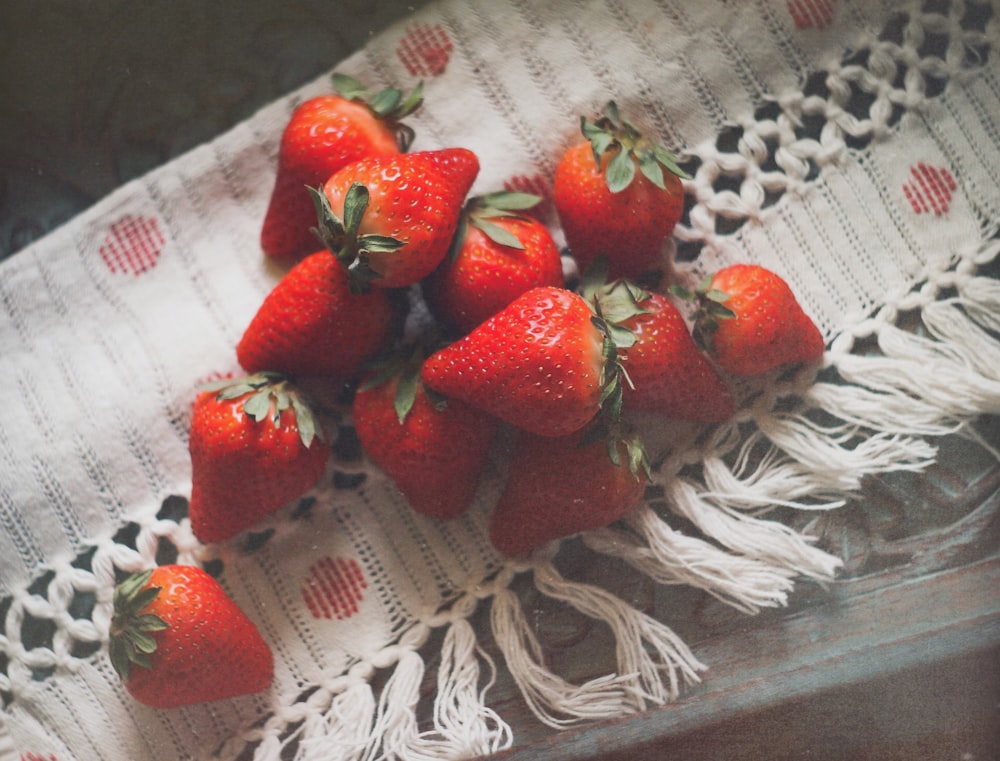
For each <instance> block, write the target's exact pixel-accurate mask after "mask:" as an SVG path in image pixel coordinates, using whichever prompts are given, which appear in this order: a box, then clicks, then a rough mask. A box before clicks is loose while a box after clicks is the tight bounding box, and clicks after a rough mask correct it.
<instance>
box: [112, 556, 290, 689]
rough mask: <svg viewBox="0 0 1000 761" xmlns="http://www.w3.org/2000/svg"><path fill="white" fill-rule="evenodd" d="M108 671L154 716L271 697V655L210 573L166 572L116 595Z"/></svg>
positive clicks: (171, 568) (124, 586) (137, 579)
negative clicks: (155, 712)
mask: <svg viewBox="0 0 1000 761" xmlns="http://www.w3.org/2000/svg"><path fill="white" fill-rule="evenodd" d="M108 649H109V654H110V656H111V663H112V665H113V666H114V667H115V670H116V671H117V672H118V674H119V675H120V676H121V678H122V680H123V681H124V683H125V688H126V690H128V692H129V694H131V695H132V697H134V698H135V699H136V700H138V701H139V702H140V703H143V704H145V705H148V706H152V707H153V708H178V707H180V706H187V705H192V704H195V703H204V702H207V701H210V700H221V699H223V698H231V697H236V696H238V695H248V694H250V693H254V692H260V691H262V690H264V689H266V688H267V687H268V686H269V685H270V684H271V680H272V679H273V676H274V658H273V656H272V654H271V649H270V648H269V647H268V645H267V643H266V642H265V641H264V639H263V638H262V637H261V635H260V632H259V631H258V630H257V627H256V626H254V624H253V622H252V621H251V620H250V619H249V618H247V616H246V615H245V614H244V613H243V611H242V610H240V609H239V607H237V605H236V603H234V602H233V601H232V599H230V598H229V597H228V596H227V595H226V592H225V590H224V589H223V588H222V586H221V585H220V584H219V582H217V581H216V580H215V579H213V578H212V577H211V576H209V575H208V574H207V573H205V571H203V570H202V569H200V568H197V567H195V566H189V565H165V566H160V567H159V568H156V569H154V570H153V571H145V572H142V573H137V574H133V575H132V576H130V577H129V578H128V579H126V580H125V581H123V582H122V583H121V584H120V585H118V587H117V588H116V589H115V595H114V615H113V617H112V619H111V631H110V640H109V645H108Z"/></svg>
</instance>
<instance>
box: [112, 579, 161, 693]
mask: <svg viewBox="0 0 1000 761" xmlns="http://www.w3.org/2000/svg"><path fill="white" fill-rule="evenodd" d="M152 573H153V572H152V571H151V570H147V571H141V572H138V573H134V574H132V575H131V576H129V577H128V578H127V579H125V580H124V581H123V582H121V583H120V584H119V585H118V586H117V587H115V593H114V603H113V604H114V612H113V614H112V617H111V627H110V631H109V635H110V636H109V640H108V655H109V656H110V658H111V665H112V666H113V667H114V669H115V671H116V672H117V673H118V675H119V676H120V677H121V678H122V679H123V680H127V679H128V676H129V672H130V670H131V669H132V667H133V666H139V667H141V668H145V669H151V668H152V667H153V664H152V661H151V660H150V657H149V656H150V655H151V654H152V653H154V652H155V651H156V647H157V643H156V638H155V637H153V633H154V632H160V631H165V630H166V629H168V628H169V626H168V624H167V622H166V621H164V620H163V619H162V618H160V617H159V616H157V615H155V614H153V613H143V611H144V610H145V609H146V608H147V607H148V606H149V604H150V603H151V602H153V600H155V599H156V598H157V597H158V596H159V594H160V590H161V588H160V587H147V586H146V585H147V584H148V583H149V579H150V576H152Z"/></svg>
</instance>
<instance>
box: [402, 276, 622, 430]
mask: <svg viewBox="0 0 1000 761" xmlns="http://www.w3.org/2000/svg"><path fill="white" fill-rule="evenodd" d="M603 328H604V325H603V323H602V321H600V320H599V319H597V318H596V316H595V315H594V313H593V312H592V311H591V309H590V307H589V306H588V305H587V302H586V301H585V300H584V299H583V297H582V296H580V295H579V294H577V293H574V292H573V291H570V290H566V289H564V288H555V287H551V286H545V287H540V288H532V289H531V290H530V291H527V292H526V293H523V294H522V295H521V296H519V297H517V298H516V299H515V300H514V301H512V302H511V303H510V304H508V305H507V306H506V307H504V308H503V309H502V310H500V311H499V312H497V313H496V314H495V315H493V316H492V317H490V318H489V319H488V320H486V322H483V323H482V324H480V325H479V326H478V327H477V328H475V329H474V330H473V331H472V332H471V333H468V334H466V335H465V336H463V337H462V338H460V339H458V340H457V341H455V342H454V343H452V344H450V345H448V346H446V347H445V348H443V349H441V350H440V351H438V352H436V353H435V354H433V355H432V356H430V357H429V358H428V359H427V361H426V362H425V363H424V367H423V371H422V376H423V379H424V382H425V383H426V384H427V385H428V386H429V387H430V388H432V389H433V390H435V391H437V392H439V393H441V394H444V395H445V396H447V397H449V398H452V399H459V400H461V401H464V402H467V403H468V404H471V405H473V406H475V407H478V408H479V409H481V410H483V411H485V412H488V413H489V414H491V415H493V416H495V417H498V418H500V419H501V420H504V421H506V422H508V423H512V424H513V425H515V426H519V427H521V428H523V429H525V430H529V431H532V432H534V433H538V434H541V435H543V436H563V435H566V434H569V433H572V432H573V431H576V430H579V429H580V428H583V427H584V426H585V425H586V424H587V423H588V422H590V421H591V420H592V419H593V418H594V417H595V416H596V415H597V413H598V412H599V411H600V410H601V408H602V405H604V404H605V402H606V401H607V400H608V399H611V398H615V397H616V395H617V396H620V385H619V384H620V375H619V373H618V364H617V361H616V360H615V356H616V354H615V352H616V348H615V344H614V341H613V339H612V338H611V336H609V335H608V334H607V333H605V332H604V329H603Z"/></svg>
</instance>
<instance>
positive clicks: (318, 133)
mask: <svg viewBox="0 0 1000 761" xmlns="http://www.w3.org/2000/svg"><path fill="white" fill-rule="evenodd" d="M333 85H334V88H335V89H336V90H337V94H335V95H321V96H318V97H316V98H311V99H310V100H307V101H305V102H304V103H302V104H301V105H300V106H299V107H298V108H296V109H295V111H294V112H293V114H292V116H291V119H290V120H289V122H288V124H287V125H286V126H285V129H284V132H283V133H282V136H281V147H280V149H279V153H278V172H277V177H276V178H275V182H274V190H273V191H272V193H271V200H270V202H269V204H268V207H267V212H266V214H265V216H264V225H263V228H262V229H261V235H260V242H261V247H262V248H263V250H264V253H265V254H267V255H268V256H270V257H272V258H274V259H275V260H278V261H281V262H283V263H292V262H294V261H296V260H298V259H299V258H301V257H303V256H305V255H307V254H310V253H312V252H313V251H314V250H315V247H316V241H315V239H314V238H313V236H312V234H311V233H310V232H309V228H310V227H312V225H313V224H315V221H316V217H315V213H314V211H313V205H312V202H311V201H310V199H309V195H308V194H307V193H306V187H307V186H316V185H320V184H322V183H324V182H326V180H327V178H329V177H330V175H331V174H333V173H334V172H336V171H337V170H338V169H341V168H342V167H344V166H346V165H347V164H349V163H351V162H354V161H357V160H358V159H360V158H363V157H365V156H392V155H395V154H397V153H400V152H401V151H406V150H407V149H408V148H409V145H410V143H411V142H412V140H413V130H412V129H411V128H409V127H408V126H406V125H404V124H402V123H401V122H400V120H401V119H403V118H405V117H407V116H409V115H410V114H412V113H413V112H414V111H415V110H416V109H417V108H419V106H420V104H421V103H422V100H423V99H422V95H421V87H420V85H418V86H417V88H416V89H415V90H414V91H413V93H412V94H410V95H409V96H406V97H404V95H403V93H402V92H400V91H399V90H396V89H394V88H388V89H385V90H382V91H381V92H378V93H371V92H369V91H368V90H366V89H365V88H364V87H363V86H362V85H361V84H360V83H359V82H358V81H357V80H355V79H353V78H351V77H348V76H346V75H344V74H334V75H333Z"/></svg>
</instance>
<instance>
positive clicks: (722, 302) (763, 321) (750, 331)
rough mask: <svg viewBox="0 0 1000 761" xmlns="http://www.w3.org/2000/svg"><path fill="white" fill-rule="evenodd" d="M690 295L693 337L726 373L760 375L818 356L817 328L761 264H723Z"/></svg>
mask: <svg viewBox="0 0 1000 761" xmlns="http://www.w3.org/2000/svg"><path fill="white" fill-rule="evenodd" d="M678 292H679V293H680V294H681V295H682V296H688V294H686V293H684V292H683V290H682V289H679V291H678ZM696 296H697V298H698V299H699V300H700V302H701V309H700V313H699V316H698V319H697V322H696V324H695V336H696V337H697V338H698V340H699V341H700V342H701V344H702V345H703V346H705V347H707V349H708V350H709V351H710V353H711V355H712V356H713V357H714V359H715V361H716V362H717V363H718V365H719V366H720V367H721V368H722V369H723V370H725V371H726V372H730V373H732V374H734V375H742V376H753V375H760V374H761V373H766V372H768V371H770V370H773V369H775V368H778V367H781V366H783V365H788V364H798V363H803V362H816V361H818V360H820V359H821V358H822V357H823V352H824V350H825V343H824V341H823V335H822V334H821V333H820V332H819V328H817V327H816V324H815V323H814V322H813V321H812V320H811V319H810V318H809V316H808V315H807V314H806V313H805V311H804V310H803V309H802V307H801V305H800V304H799V302H798V300H797V299H796V298H795V294H794V293H793V292H792V289H791V288H790V287H789V285H788V283H786V282H785V281H784V280H783V279H782V278H781V277H779V276H778V275H777V274H775V273H774V272H771V271H770V270H768V269H765V268H764V267H761V266H759V265H754V264H734V265H732V266H729V267H724V268H723V269H721V270H719V271H718V272H716V273H715V275H713V276H710V277H708V278H706V279H705V282H703V283H702V285H701V286H700V287H699V289H698V293H697V294H696Z"/></svg>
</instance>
